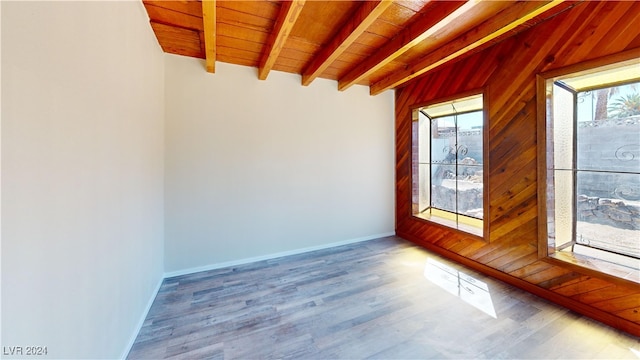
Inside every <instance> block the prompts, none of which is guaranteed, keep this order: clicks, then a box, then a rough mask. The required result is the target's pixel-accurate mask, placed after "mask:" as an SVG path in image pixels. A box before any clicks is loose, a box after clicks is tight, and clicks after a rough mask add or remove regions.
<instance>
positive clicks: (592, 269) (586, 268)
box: [545, 251, 640, 286]
mask: <svg viewBox="0 0 640 360" xmlns="http://www.w3.org/2000/svg"><path fill="white" fill-rule="evenodd" d="M545 260H548V261H549V262H551V263H556V264H558V263H562V265H563V266H568V267H573V268H574V269H575V270H576V271H580V272H583V273H585V274H587V275H594V276H598V277H602V276H604V277H606V278H607V279H608V280H611V281H612V282H615V283H620V284H623V285H627V286H628V285H629V283H631V284H633V286H637V285H638V284H640V270H638V269H633V268H630V267H627V266H623V265H618V264H614V263H611V262H608V261H604V260H600V259H596V258H594V257H590V256H587V255H581V254H575V253H571V252H563V251H558V252H555V253H553V254H550V255H549V256H548V257H546V258H545Z"/></svg>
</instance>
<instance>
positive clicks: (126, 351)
mask: <svg viewBox="0 0 640 360" xmlns="http://www.w3.org/2000/svg"><path fill="white" fill-rule="evenodd" d="M163 281H164V276H163V277H161V278H160V280H159V281H158V284H157V285H156V287H155V290H154V291H153V292H152V293H151V297H150V298H149V301H147V306H146V307H145V309H144V311H143V312H142V315H141V316H140V320H138V325H137V326H136V328H135V331H134V332H133V334H132V335H131V339H129V343H128V344H127V347H125V349H124V352H123V353H122V356H120V359H126V358H127V356H128V355H129V352H131V348H132V347H133V343H134V342H135V341H136V338H137V337H138V334H139V333H140V330H141V329H142V325H144V321H145V320H146V319H147V315H149V310H151V305H153V301H154V300H155V299H156V296H158V291H160V286H162V282H163Z"/></svg>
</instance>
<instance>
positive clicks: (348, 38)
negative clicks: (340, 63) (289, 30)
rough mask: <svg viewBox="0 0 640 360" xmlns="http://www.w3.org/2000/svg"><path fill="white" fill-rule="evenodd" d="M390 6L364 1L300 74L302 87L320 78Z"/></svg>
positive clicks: (380, 0)
mask: <svg viewBox="0 0 640 360" xmlns="http://www.w3.org/2000/svg"><path fill="white" fill-rule="evenodd" d="M392 4H393V1H391V0H378V1H364V2H363V3H362V5H360V7H359V8H358V10H356V13H355V14H354V15H353V16H352V17H351V19H350V20H349V21H348V22H347V23H346V24H345V25H344V26H343V27H342V28H341V29H340V31H339V32H338V34H336V36H334V37H333V39H331V41H330V42H329V44H328V45H327V46H325V47H324V48H322V50H320V52H319V53H318V55H316V56H315V57H314V59H313V60H312V61H311V64H309V66H307V68H306V69H305V71H304V72H303V73H302V85H304V86H307V85H309V84H311V82H312V81H313V80H315V79H316V78H317V77H318V76H320V74H322V72H324V70H326V69H327V68H328V67H329V65H331V63H333V62H334V61H335V60H336V59H337V58H338V57H339V56H340V55H341V54H342V53H343V52H344V51H345V50H347V49H348V48H349V46H351V44H353V42H354V41H356V40H357V39H358V37H360V35H362V33H364V32H365V30H367V29H368V28H369V26H371V24H372V23H373V22H374V21H375V20H376V19H377V18H378V17H380V15H382V13H383V12H384V11H385V10H386V9H387V8H388V7H389V6H391V5H392Z"/></svg>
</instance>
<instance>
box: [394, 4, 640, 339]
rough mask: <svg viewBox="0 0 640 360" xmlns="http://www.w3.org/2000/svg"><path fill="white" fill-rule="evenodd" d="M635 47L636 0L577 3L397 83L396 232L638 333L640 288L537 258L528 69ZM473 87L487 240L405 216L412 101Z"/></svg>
mask: <svg viewBox="0 0 640 360" xmlns="http://www.w3.org/2000/svg"><path fill="white" fill-rule="evenodd" d="M638 47H640V2H581V3H576V4H575V6H574V7H572V8H570V9H568V10H566V11H564V12H563V13H561V14H559V15H557V16H555V17H553V18H551V19H548V20H546V21H545V22H543V23H541V24H539V25H537V26H535V27H532V28H530V29H528V30H527V31H525V32H522V33H520V34H518V35H516V36H514V37H512V38H509V39H508V40H505V41H503V42H500V43H498V44H496V45H494V46H492V47H491V48H488V49H486V50H484V51H482V52H479V53H476V54H472V55H469V56H467V57H466V58H465V59H463V60H461V61H458V62H457V63H455V64H451V65H447V66H445V67H442V68H439V69H436V71H434V72H431V73H429V74H427V75H426V76H424V77H421V78H418V79H416V80H415V81H413V82H411V83H410V84H408V85H407V86H406V87H404V88H401V89H398V90H396V110H395V111H396V217H397V218H396V221H397V222H396V227H397V233H398V235H399V236H402V237H404V238H406V239H408V240H411V241H413V242H415V243H418V244H420V245H422V246H425V247H427V248H429V249H432V250H434V251H437V252H439V253H441V254H442V255H445V256H447V257H449V258H451V259H453V260H456V261H459V262H461V263H464V264H465V265H468V266H470V267H473V268H475V269H477V270H480V271H484V272H486V273H488V274H489V275H492V276H495V277H498V278H500V279H502V280H504V281H506V282H509V283H511V284H514V285H516V286H519V287H521V288H523V289H525V290H528V291H530V292H532V293H534V294H537V295H539V296H542V297H545V298H547V299H549V300H551V301H554V302H556V303H559V304H561V305H563V306H566V307H569V308H571V309H573V310H575V311H578V312H580V313H583V314H585V315H587V316H591V317H592V318H594V319H597V320H600V321H602V322H605V323H607V324H609V325H612V326H614V327H617V328H619V329H622V330H624V331H627V332H629V333H632V334H634V335H637V336H640V286H636V285H634V284H632V283H626V282H618V281H612V280H611V279H610V278H608V277H606V276H602V277H599V276H596V275H593V274H592V273H590V272H589V273H583V272H581V271H577V270H576V268H575V267H565V266H562V264H560V265H559V264H558V263H557V262H549V261H544V260H542V259H539V258H538V253H537V249H538V243H537V241H538V240H537V239H538V234H537V231H538V217H537V213H538V203H537V173H536V171H537V156H536V153H537V147H536V146H537V145H536V74H538V73H540V72H543V71H547V70H551V69H556V68H560V67H563V66H566V65H570V64H575V63H578V62H581V61H585V60H590V59H595V58H598V57H602V56H606V55H610V54H614V53H618V52H621V51H624V50H628V49H633V48H638ZM479 88H484V89H485V96H486V97H488V106H489V108H488V111H487V114H488V116H489V119H488V127H489V128H488V131H489V143H488V144H486V145H485V146H488V148H489V159H488V172H489V182H488V184H485V186H488V192H487V193H486V194H488V197H489V209H488V213H486V212H485V219H486V221H489V234H488V235H487V238H486V239H485V240H486V241H478V240H475V239H473V238H471V237H468V236H465V235H464V234H461V233H459V232H454V231H451V230H448V229H446V228H443V227H440V226H436V225H432V224H430V223H428V222H426V221H422V220H419V219H416V218H414V217H412V216H411V107H414V106H416V105H420V104H424V103H426V102H428V101H431V100H435V99H439V98H445V97H450V96H452V95H456V94H459V93H463V92H465V91H469V90H473V89H479Z"/></svg>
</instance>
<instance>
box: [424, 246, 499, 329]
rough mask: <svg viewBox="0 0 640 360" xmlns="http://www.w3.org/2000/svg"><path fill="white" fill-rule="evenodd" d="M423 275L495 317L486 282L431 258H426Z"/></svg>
mask: <svg viewBox="0 0 640 360" xmlns="http://www.w3.org/2000/svg"><path fill="white" fill-rule="evenodd" d="M424 277H426V278H427V279H428V280H429V281H431V282H433V283H434V284H436V285H438V286H440V287H441V288H443V289H444V290H446V291H447V292H449V293H450V294H453V295H455V296H457V297H459V298H460V299H462V300H464V301H465V302H466V303H468V304H470V305H472V306H474V307H475V308H477V309H479V310H481V311H483V312H484V313H485V314H487V315H489V316H491V317H493V318H494V319H497V315H496V310H495V308H494V307H493V302H492V301H491V293H490V292H489V287H488V286H487V284H486V283H484V282H482V281H480V280H478V279H476V278H474V277H472V276H469V275H467V274H465V273H463V272H461V271H458V270H456V269H454V268H452V267H450V266H447V265H445V264H443V263H441V262H438V261H436V260H434V259H431V258H429V259H427V264H426V265H425V267H424Z"/></svg>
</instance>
